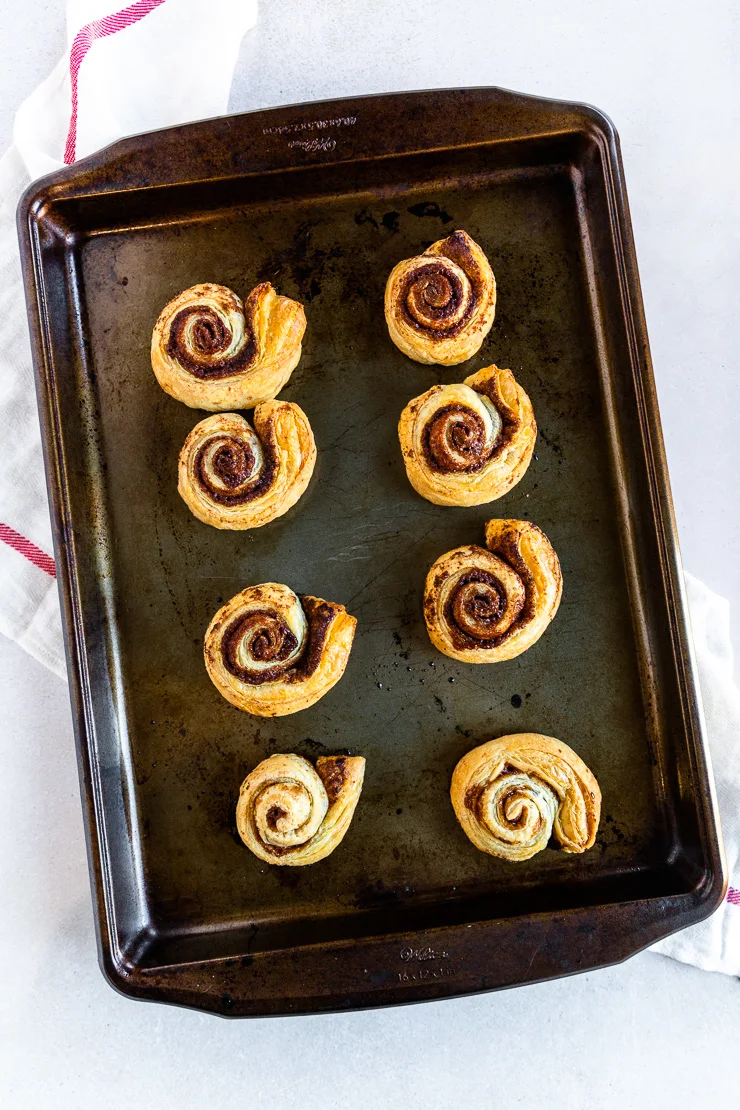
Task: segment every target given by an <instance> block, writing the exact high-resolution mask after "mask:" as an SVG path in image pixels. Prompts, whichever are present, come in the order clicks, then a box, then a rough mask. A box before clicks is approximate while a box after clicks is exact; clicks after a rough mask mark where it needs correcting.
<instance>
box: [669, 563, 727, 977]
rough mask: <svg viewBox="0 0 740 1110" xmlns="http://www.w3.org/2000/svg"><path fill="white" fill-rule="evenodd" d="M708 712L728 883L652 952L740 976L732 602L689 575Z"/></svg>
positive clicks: (688, 589)
mask: <svg viewBox="0 0 740 1110" xmlns="http://www.w3.org/2000/svg"><path fill="white" fill-rule="evenodd" d="M686 594H687V597H688V601H689V609H690V611H691V627H692V631H693V635H694V646H695V649H696V663H697V668H698V671H699V686H700V688H701V694H702V702H703V704H704V716H705V718H706V722H707V734H708V736H709V745H710V748H711V755H712V763H713V765H714V781H715V784H716V787H717V802H718V804H719V812H720V816H721V818H722V833H723V835H724V841H725V853H726V856H727V870H728V873H729V887H728V890H727V897H726V898H725V900H724V902H723V903H722V905H721V906H720V908H719V909H718V910H717V912H716V913H714V914H712V916H711V917H709V918H707V920H706V921H702V922H700V923H699V924H698V925H692V926H691V928H690V929H684V930H682V932H680V933H674V934H673V936H670V937H666V939H665V940H661V941H659V942H658V944H656V945H654V946H653V951H655V952H660V953H662V954H663V955H664V956H672V957H673V959H674V960H681V961H682V962H683V963H686V964H694V965H695V966H696V967H701V968H704V970H705V971H724V972H726V973H727V974H728V975H740V688H738V686H737V685H736V683H735V681H734V679H733V677H732V665H733V659H732V642H731V640H730V606H729V604H728V602H727V601H726V600H725V598H723V597H718V596H717V594H715V593H712V591H711V590H710V589H709V588H708V587H707V586H705V585H704V584H703V583H702V582H699V581H698V580H697V579H696V578H693V577H692V576H691V575H690V574H687V575H686Z"/></svg>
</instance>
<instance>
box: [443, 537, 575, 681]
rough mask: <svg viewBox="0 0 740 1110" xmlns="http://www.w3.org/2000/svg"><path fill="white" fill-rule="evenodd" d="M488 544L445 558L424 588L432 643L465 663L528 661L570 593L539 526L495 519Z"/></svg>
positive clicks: (461, 549) (448, 555)
mask: <svg viewBox="0 0 740 1110" xmlns="http://www.w3.org/2000/svg"><path fill="white" fill-rule="evenodd" d="M486 545H487V548H488V550H486V548H484V547H478V546H477V545H476V544H470V545H468V546H466V547H456V548H454V549H453V550H452V551H448V552H447V553H446V554H445V555H441V556H440V557H439V559H437V561H436V563H434V564H433V566H432V568H431V570H430V571H429V574H428V575H427V580H426V586H425V589H424V619H425V620H426V624H427V630H428V632H429V638H430V639H431V641H432V643H433V644H434V646H435V647H436V648H438V649H439V650H440V651H441V652H443V653H444V654H445V655H449V656H450V657H451V658H452V659H459V660H461V661H462V662H463V663H499V662H501V661H502V660H503V659H513V658H514V657H515V656H517V655H521V654H522V652H523V651H526V650H527V648H530V647H531V646H532V644H534V643H535V641H537V640H539V638H540V636H541V635H542V633H543V632H544V631H545V629H546V628H547V626H548V624H549V623H550V621H551V620H552V619H553V617H554V616H555V613H556V612H557V609H558V605H559V604H560V596H561V594H562V590H563V580H562V575H561V573H560V562H559V560H558V557H557V555H556V554H555V551H554V550H553V548H552V546H551V544H550V541H549V540H548V538H547V536H546V535H545V533H544V532H542V531H541V530H540V529H539V528H538V527H537V525H536V524H530V523H529V521H527V520H489V521H488V523H487V524H486Z"/></svg>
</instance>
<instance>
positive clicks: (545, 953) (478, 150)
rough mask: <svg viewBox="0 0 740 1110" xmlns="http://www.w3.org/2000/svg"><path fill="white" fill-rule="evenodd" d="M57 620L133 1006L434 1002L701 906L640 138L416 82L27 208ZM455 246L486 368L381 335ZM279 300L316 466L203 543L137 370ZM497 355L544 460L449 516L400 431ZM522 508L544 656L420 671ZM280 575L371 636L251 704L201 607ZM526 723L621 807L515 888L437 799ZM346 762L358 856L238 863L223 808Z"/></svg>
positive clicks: (183, 424) (106, 943) (558, 966)
mask: <svg viewBox="0 0 740 1110" xmlns="http://www.w3.org/2000/svg"><path fill="white" fill-rule="evenodd" d="M19 226H20V237H21V244H22V252H23V262H24V269H25V278H26V287H27V291H28V305H29V314H30V321H31V331H32V336H33V346H34V357H35V363H36V372H37V382H38V394H39V404H40V409H41V419H42V425H43V434H44V440H45V447H46V465H47V471H48V477H49V487H50V491H51V498H52V504H53V516H54V526H55V533H56V535H55V541H56V556H57V560H58V567H59V571H58V573H59V583H60V589H61V595H62V601H63V606H64V615H65V627H66V636H67V648H68V664H69V675H70V684H71V689H72V699H73V706H74V715H75V719H76V727H77V743H78V752H79V765H80V775H81V782H82V793H83V797H84V804H85V810H86V818H87V821H86V824H87V835H88V843H89V857H90V868H91V873H92V882H93V887H94V891H95V900H96V907H97V919H98V937H99V944H100V958H101V963H102V966H103V969H104V972H105V974H106V975H107V977H108V978H109V980H110V981H111V983H112V984H113V985H114V986H116V987H117V988H118V989H120V990H121V991H123V992H125V993H126V994H130V995H133V996H135V997H138V998H149V999H157V1000H160V1001H167V1002H175V1003H180V1004H183V1005H187V1006H193V1007H196V1008H199V1009H203V1010H212V1011H215V1012H217V1013H220V1014H227V1015H237V1014H279V1013H307V1012H313V1011H323V1010H339V1009H352V1008H356V1007H366V1006H379V1005H387V1004H392V1003H397V1002H410V1001H416V1000H422V999H433V998H443V997H446V996H451V995H457V994H464V993H467V992H472V991H482V990H491V989H494V988H498V987H506V986H511V985H514V984H519V983H526V982H532V981H534V980H540V979H546V978H550V977H553V976H559V975H565V974H568V973H571V972H576V971H583V970H585V969H587V968H594V967H598V966H600V965H603V964H607V963H611V962H613V961H616V960H621V959H624V958H625V957H627V956H629V955H630V954H632V953H634V952H636V951H638V950H639V949H641V948H643V947H644V946H645V945H647V944H650V943H651V942H652V941H654V940H656V939H658V938H659V937H662V936H665V935H666V934H668V933H670V932H672V931H673V930H676V929H679V928H682V927H684V926H686V925H690V924H691V923H692V922H696V921H699V920H700V919H702V918H704V917H706V916H707V915H708V914H709V913H711V912H712V910H713V909H714V908H715V907H716V906H717V905H718V903H719V902H720V900H721V899H722V897H723V893H724V887H725V876H724V867H723V859H722V850H721V846H720V838H719V832H718V823H717V815H716V809H715V801H714V795H713V787H712V780H711V772H710V768H709V764H708V757H707V748H706V741H705V737H704V733H703V724H702V716H701V709H700V705H699V701H698V695H697V687H696V677H695V672H694V666H693V662H692V654H691V646H690V640H689V634H688V628H687V616H686V606H685V600H684V595H683V586H682V577H681V568H680V561H679V553H678V547H677V542H676V531H675V524H674V520H673V515H672V509H671V500H670V493H669V488H668V478H667V474H666V466H665V457H664V453H663V445H662V440H661V433H660V426H659V420H658V411H657V405H656V398H655V390H654V385H653V377H652V372H651V367H650V356H649V352H648V343H647V335H646V330H645V321H644V318H643V310H642V303H641V298H640V289H639V281H638V276H637V267H636V261H635V253H634V246H633V242H632V234H631V229H630V220H629V214H628V208H627V199H626V195H625V188H624V179H623V172H622V165H621V161H620V155H619V145H618V140H617V136H616V134H615V131H614V128H613V127H612V124H611V123H610V122H609V120H608V119H606V117H604V116H603V115H601V114H600V113H599V112H597V111H594V110H593V109H591V108H587V107H583V106H580V105H570V104H562V103H557V102H553V101H547V100H539V99H534V98H532V97H527V96H520V95H517V94H513V93H509V92H504V91H502V90H499V89H470V90H461V91H452V90H450V91H444V92H422V93H404V94H400V95H392V96H380V97H370V98H365V99H363V98H360V99H353V100H343V101H333V102H329V103H323V104H308V105H303V106H298V107H291V108H280V109H276V110H271V111H266V112H257V113H252V114H249V115H241V116H233V117H231V118H225V119H217V120H211V121H208V122H205V123H197V124H193V125H190V126H186V127H177V128H173V129H171V130H166V131H160V132H156V133H154V134H150V135H142V136H138V137H135V138H131V139H126V140H124V141H122V142H120V143H117V144H115V145H114V146H112V147H110V148H108V149H107V150H104V151H102V152H101V153H100V154H97V155H95V156H93V157H92V158H89V159H86V160H85V161H83V162H81V163H79V164H78V165H75V166H74V167H72V168H70V169H67V170H64V171H61V172H59V173H56V174H54V175H52V176H51V177H47V178H45V179H44V180H43V181H40V182H37V183H36V184H34V185H33V186H32V187H31V188H30V189H29V190H28V192H27V193H26V195H25V197H24V198H23V200H22V202H21V205H20V210H19ZM455 228H464V229H465V230H467V231H468V232H469V233H470V234H471V235H472V236H473V237H474V238H475V239H476V240H477V241H478V242H479V243H480V244H481V245H482V246H483V248H484V250H485V251H486V253H487V255H488V257H489V258H490V260H491V262H492V264H493V268H494V271H495V273H496V278H497V282H498V289H499V298H498V308H497V314H496V322H495V325H494V328H493V330H492V331H491V333H490V335H489V336H488V339H487V340H486V342H485V344H484V346H483V348H482V350H481V351H480V353H479V354H478V355H477V356H476V357H475V358H474V359H472V360H471V361H470V362H469V363H466V364H465V366H464V367H457V368H452V369H447V370H445V369H440V368H433V367H432V368H430V367H424V366H421V365H419V364H417V363H414V362H411V361H409V360H408V359H407V358H405V357H404V356H403V355H402V354H400V352H398V351H397V350H396V348H395V347H394V346H393V344H392V343H391V342H390V340H389V338H388V335H387V332H386V328H385V325H384V320H383V307H382V303H383V289H384V284H385V280H386V277H387V275H388V273H389V272H390V270H391V268H392V266H393V265H394V264H395V263H396V262H397V261H398V260H399V259H401V258H406V257H409V256H410V255H413V254H415V253H418V251H419V250H420V248H423V247H425V246H426V245H428V244H429V243H430V242H432V241H433V240H435V239H438V238H440V237H442V236H443V235H444V234H445V233H446V232H449V231H452V230H453V229H455ZM265 279H269V280H270V281H272V282H273V283H274V284H275V285H276V287H277V288H278V289H279V291H280V292H281V293H286V294H288V295H289V296H292V297H296V298H297V299H299V300H301V301H302V302H303V303H304V304H305V305H306V311H307V316H308V331H307V334H306V340H305V345H304V354H303V357H302V360H301V362H300V365H299V366H298V368H297V370H296V371H295V373H294V374H293V377H292V379H291V381H290V382H289V384H288V387H287V388H286V389H285V390H284V392H283V394H282V396H284V397H286V398H288V399H291V400H294V401H297V402H298V403H299V404H300V405H301V406H303V408H304V409H305V410H306V412H307V413H308V415H309V417H310V420H311V423H312V425H313V429H314V432H315V436H316V441H317V444H318V450H319V459H318V465H317V469H316V474H315V476H314V478H313V481H312V483H311V485H310V487H309V490H308V492H307V493H306V494H305V495H304V497H303V498H302V500H301V501H300V502H299V504H298V505H297V506H296V507H295V508H294V509H292V510H291V511H290V512H289V513H288V514H287V515H286V516H284V517H282V518H281V519H279V520H277V521H274V522H273V523H271V524H269V525H268V526H266V527H264V528H261V529H259V530H257V531H253V532H246V533H228V532H221V531H217V530H215V529H212V528H209V527H207V526H206V525H204V524H201V523H200V522H199V521H197V520H196V519H195V518H194V517H193V516H192V515H191V514H190V513H189V512H188V510H187V508H186V507H185V505H184V504H183V503H182V502H181V500H180V498H179V497H178V494H177V489H176V484H177V483H176V469H177V468H176V463H177V455H178V451H179V449H180V446H181V445H182V443H183V441H184V439H185V437H186V435H187V433H188V432H189V431H190V429H191V428H192V427H193V425H194V424H195V423H196V421H197V420H198V419H200V415H199V414H198V413H196V412H194V411H192V410H191V409H188V408H186V407H185V406H184V405H181V404H178V403H177V402H176V401H174V400H172V399H171V398H170V397H168V396H167V395H166V394H165V393H163V391H162V390H161V389H160V388H159V386H158V385H157V382H156V380H155V378H154V375H153V374H152V371H151V367H150V360H149V344H150V337H151V332H152V327H153V324H154V321H155V320H156V318H157V315H158V313H159V311H160V309H161V308H162V307H163V305H164V304H165V303H166V302H167V301H168V300H169V298H170V297H172V296H173V295H174V294H176V293H178V292H179V291H180V290H182V289H184V288H186V287H187V286H190V285H193V284H194V283H196V282H202V281H215V282H219V283H223V284H225V285H228V286H230V287H232V288H233V289H235V290H237V291H238V292H239V293H242V294H244V293H246V292H247V291H248V290H249V289H251V288H252V287H253V286H254V285H255V284H256V283H257V281H260V280H265ZM493 361H495V362H496V363H497V364H498V365H501V366H508V367H511V368H512V369H513V370H514V371H515V372H516V374H517V377H518V378H519V380H520V381H521V382H522V384H523V385H524V387H525V389H526V390H527V392H528V393H529V395H530V396H531V398H532V400H533V403H534V407H535V412H536V415H537V422H538V425H539V429H540V432H539V440H538V446H537V448H536V457H535V459H534V460H533V462H532V465H531V466H530V468H529V470H528V472H527V474H526V476H525V478H524V479H523V481H522V482H521V483H520V484H519V485H518V486H517V487H516V489H515V490H513V491H512V492H511V493H509V494H508V495H507V496H506V497H505V498H504V499H503V500H502V501H499V502H497V503H496V504H494V505H491V506H483V507H480V508H474V509H446V508H439V507H437V506H434V505H431V504H429V503H428V502H426V501H424V500H422V499H421V498H420V497H418V496H417V495H416V494H415V493H414V491H413V490H412V488H411V486H410V485H409V483H408V481H407V480H406V477H405V473H404V467H403V463H402V459H401V455H400V451H399V447H398V442H397V437H396V423H397V420H398V416H399V413H400V412H401V409H402V408H403V407H404V405H405V404H406V402H407V401H408V400H409V399H410V398H411V397H413V396H415V395H417V394H419V393H421V392H423V391H424V390H425V389H427V388H428V387H429V386H430V385H432V384H433V383H434V382H436V381H455V380H459V379H461V378H462V377H463V376H465V375H466V374H469V373H471V372H472V371H474V370H476V369H478V368H480V367H482V366H485V365H488V364H489V363H490V362H493ZM496 515H498V516H508V517H520V518H522V517H523V518H529V519H532V520H534V521H536V522H537V523H538V524H539V525H540V526H541V527H542V528H544V530H545V531H546V533H547V534H548V536H549V537H550V539H551V540H552V542H553V544H554V546H555V548H556V550H557V552H558V554H559V556H560V560H561V564H562V568H563V577H564V596H563V602H562V606H561V609H560V612H559V614H558V616H557V617H556V619H555V621H554V623H553V625H552V626H551V628H550V629H549V630H548V631H547V633H546V634H545V635H544V636H543V638H542V639H541V640H540V641H539V643H538V644H536V645H535V647H533V648H532V649H531V650H530V651H528V652H527V653H526V654H524V655H523V656H521V657H519V658H518V659H515V660H513V661H511V662H506V663H499V664H496V665H493V666H490V667H485V666H482V667H474V666H466V665H464V664H458V663H456V662H454V661H453V660H450V659H447V658H446V657H444V656H442V655H440V654H439V653H438V652H436V651H435V650H434V649H433V648H432V647H431V645H430V643H429V639H428V637H427V634H426V631H425V628H424V623H423V619H422V611H421V592H422V586H423V581H424V575H425V572H426V570H427V568H428V567H429V566H430V565H431V563H432V562H433V561H434V559H435V558H436V557H437V556H438V555H440V554H441V553H442V552H444V551H447V550H448V549H449V548H452V547H454V546H457V545H458V544H462V543H472V542H481V540H482V537H483V523H484V521H485V520H486V519H487V517H489V516H496ZM265 580H273V581H275V580H276V581H284V582H286V583H288V584H289V585H290V586H292V587H293V588H294V589H295V590H297V591H298V592H299V593H303V592H305V593H313V594H317V595H319V596H323V597H327V598H330V599H331V600H333V601H341V602H343V603H344V604H345V605H346V606H347V608H348V610H349V612H350V613H352V614H353V615H355V616H356V617H357V618H358V621H359V624H358V631H357V636H356V640H355V646H354V649H353V651H352V655H351V658H350V661H349V666H348V667H347V671H346V674H345V676H344V678H343V679H342V680H341V682H340V683H339V684H338V685H337V686H336V687H335V688H334V689H333V690H332V691H331V692H330V693H329V694H328V695H327V696H326V697H325V698H323V699H322V700H321V701H320V702H319V703H318V704H317V705H315V706H314V707H312V708H311V709H309V710H306V711H304V712H302V713H298V714H295V715H294V716H292V717H284V718H280V719H277V720H264V719H262V720H260V719H257V718H253V717H249V716H247V715H245V714H243V713H240V712H239V711H238V710H236V709H234V708H232V707H231V706H230V705H229V704H228V703H227V702H226V701H224V700H223V699H222V698H221V697H220V696H219V694H218V693H217V691H216V690H215V689H214V687H213V686H212V685H211V683H210V681H209V679H208V677H207V675H206V671H205V669H204V666H203V659H202V640H203V634H204V631H205V628H206V626H207V624H208V621H209V619H210V618H211V616H212V615H213V613H214V612H215V611H216V609H217V608H218V607H219V606H220V605H221V603H222V601H224V600H225V599H226V598H228V597H230V596H232V595H233V594H234V593H236V592H237V591H238V590H240V589H242V588H243V587H244V586H246V585H248V584H250V583H256V582H261V581H265ZM527 730H532V731H538V732H545V733H548V734H550V735H554V736H558V737H560V738H561V739H562V740H564V741H565V742H566V743H568V744H570V745H571V746H572V747H573V748H575V750H576V751H577V752H578V753H579V754H580V755H581V756H582V757H583V759H584V760H585V761H586V763H587V764H588V766H589V767H591V768H592V770H593V771H594V773H595V774H596V776H597V777H598V780H599V782H600V784H601V787H602V791H603V797H604V808H603V814H602V822H601V828H600V831H599V836H598V841H597V844H596V847H595V848H594V849H593V850H592V851H590V852H588V853H586V854H585V855H583V856H569V855H566V854H564V853H561V852H556V851H553V850H549V849H548V850H546V851H544V852H542V853H540V854H539V855H537V856H535V857H534V858H533V859H531V860H529V861H528V862H527V863H524V864H518V865H511V864H507V863H505V862H503V861H500V860H496V859H493V858H491V857H489V856H486V855H483V854H481V853H479V852H477V851H476V850H475V849H474V848H473V847H472V845H471V844H470V842H469V841H468V840H467V839H466V837H465V836H464V835H463V833H462V832H461V830H460V828H459V827H458V825H457V823H456V821H455V817H454V814H453V811H452V807H451V805H450V802H449V795H448V790H449V782H450V775H451V772H452V769H453V767H454V765H455V763H456V762H457V760H458V759H459V758H460V756H461V755H462V754H463V753H464V752H465V751H467V750H468V749H469V748H471V747H472V746H473V745H474V744H475V743H479V742H482V741H483V740H485V739H488V738H491V737H494V736H497V735H501V734H503V733H508V732H516V731H527ZM348 750H349V751H352V752H354V753H357V754H361V755H364V756H366V758H367V774H366V780H365V788H364V791H363V794H362V798H361V800H360V804H359V806H358V809H357V812H356V815H355V818H354V821H353V823H352V826H351V828H350V830H349V833H348V834H347V837H346V839H345V840H344V842H343V843H342V844H341V846H340V847H339V848H338V849H337V851H336V852H335V853H334V854H333V855H332V856H331V857H330V858H329V859H327V860H324V861H323V862H321V863H320V864H317V865H316V866H314V867H308V868H295V869H292V868H270V867H268V866H266V865H264V864H262V863H261V862H260V861H259V860H257V859H256V858H254V857H253V856H252V855H250V853H249V852H248V851H247V850H246V849H245V848H244V847H243V846H242V845H241V842H240V841H239V839H238V836H237V835H236V831H235V825H234V806H235V802H236V798H237V794H238V790H239V785H240V783H241V781H242V779H243V777H244V775H245V774H246V772H248V771H249V770H250V769H251V768H252V767H253V766H255V765H256V763H257V762H258V761H259V760H261V759H263V758H264V757H265V756H267V755H269V754H270V753H272V752H275V751H286V752H289V751H290V752H298V753H300V754H303V755H306V756H308V757H315V756H316V755H317V754H318V753H331V752H345V751H348Z"/></svg>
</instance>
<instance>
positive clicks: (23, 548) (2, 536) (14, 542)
mask: <svg viewBox="0 0 740 1110" xmlns="http://www.w3.org/2000/svg"><path fill="white" fill-rule="evenodd" d="M0 541H2V542H3V543H7V545H8V547H12V548H13V549H14V550H15V551H18V552H20V554H21V555H24V556H25V557H26V559H28V561H29V563H33V565H34V566H36V567H39V568H40V569H41V570H43V571H46V573H47V574H48V575H50V576H51V577H52V578H56V576H57V568H56V564H55V562H54V560H53V559H52V557H51V555H47V554H46V552H45V551H42V550H41V548H40V547H37V546H36V544H35V543H31V541H30V540H27V539H26V537H25V536H22V535H21V534H20V532H16V530H15V528H11V527H10V525H8V524H0ZM739 893H740V892H739Z"/></svg>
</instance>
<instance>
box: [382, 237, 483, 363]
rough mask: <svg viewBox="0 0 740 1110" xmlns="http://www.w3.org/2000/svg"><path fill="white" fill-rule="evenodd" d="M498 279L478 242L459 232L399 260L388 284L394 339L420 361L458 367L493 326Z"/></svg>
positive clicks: (389, 320) (387, 315) (388, 311)
mask: <svg viewBox="0 0 740 1110" xmlns="http://www.w3.org/2000/svg"><path fill="white" fill-rule="evenodd" d="M495 312H496V279H495V278H494V276H493V270H492V269H491V266H490V264H489V262H488V259H487V258H486V256H485V254H484V253H483V251H482V250H481V249H480V247H479V246H478V244H477V243H476V242H475V241H474V240H473V239H471V238H470V236H469V235H468V234H467V232H465V231H453V233H452V235H448V237H447V238H446V239H439V240H437V242H436V243H432V245H431V247H428V248H427V250H425V251H424V253H423V254H419V255H417V256H416V258H407V259H405V260H404V261H403V262H399V263H398V265H397V266H395V267H394V268H393V270H392V271H391V275H390V277H389V278H388V283H387V285H386V287H385V319H386V322H387V324H388V331H389V332H390V336H391V339H392V340H393V342H394V343H395V344H396V346H397V347H398V349H399V350H400V351H403V353H404V354H405V355H408V357H409V358H413V359H415V360H416V362H426V363H439V364H440V365H442V366H456V365H457V363H458V362H465V360H466V359H469V358H472V357H473V355H474V354H475V353H476V351H478V350H479V349H480V345H481V343H482V342H483V340H484V339H485V338H486V336H487V335H488V333H489V331H490V330H491V325H492V324H493V317H494V314H495Z"/></svg>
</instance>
